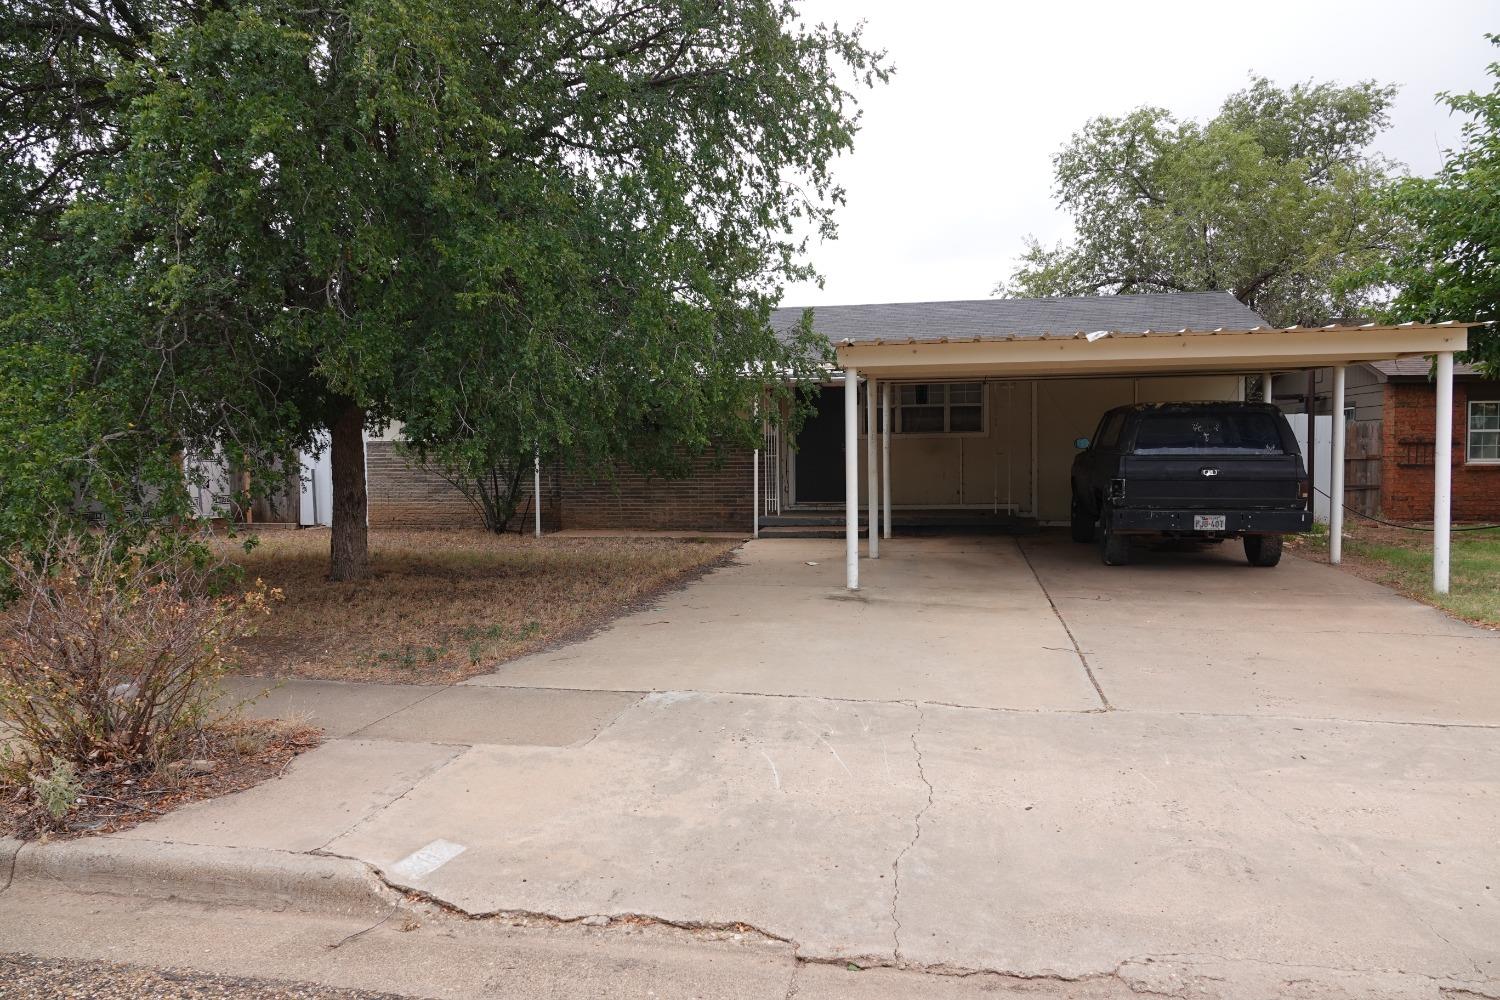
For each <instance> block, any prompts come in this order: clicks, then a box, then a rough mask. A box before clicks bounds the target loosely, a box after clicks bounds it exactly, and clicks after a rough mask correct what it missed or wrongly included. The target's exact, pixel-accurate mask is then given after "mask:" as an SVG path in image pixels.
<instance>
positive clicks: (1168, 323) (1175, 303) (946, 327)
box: [771, 292, 1269, 344]
mask: <svg viewBox="0 0 1500 1000" xmlns="http://www.w3.org/2000/svg"><path fill="white" fill-rule="evenodd" d="M801 318H802V310H801V309H800V308H783V309H777V310H775V311H774V312H772V314H771V326H772V328H774V329H775V330H778V331H781V330H787V329H790V328H791V327H793V326H795V325H796V323H797V321H798V320H800V319H801ZM1257 326H1269V324H1268V323H1267V322H1266V321H1265V320H1264V319H1262V318H1261V317H1260V316H1259V315H1257V314H1256V313H1255V311H1254V310H1252V309H1250V308H1249V307H1247V306H1245V305H1243V304H1242V303H1241V302H1240V301H1239V300H1238V299H1236V298H1235V297H1234V296H1233V295H1231V294H1229V293H1228V292H1171V293H1164V294H1159V295H1080V296H1075V297H1072V298H1056V299H967V300H963V301H958V302H890V303H885V304H881V305H856V306H817V307H815V308H814V309H813V329H814V330H816V331H817V332H818V333H821V334H823V336H825V337H827V338H828V339H829V340H830V341H832V342H833V343H835V344H837V343H840V342H842V341H844V340H853V341H861V340H907V339H909V338H914V339H917V340H940V339H942V338H944V337H947V338H951V339H954V340H960V339H967V340H972V339H973V338H975V337H1003V336H1007V335H1009V336H1016V337H1040V336H1042V335H1043V334H1046V333H1078V332H1084V333H1091V332H1093V331H1095V330H1109V331H1111V332H1114V333H1143V332H1145V331H1146V330H1158V331H1165V330H1173V331H1175V330H1181V329H1189V330H1217V329H1221V328H1222V329H1226V330H1248V329H1250V328H1252V327H1257Z"/></svg>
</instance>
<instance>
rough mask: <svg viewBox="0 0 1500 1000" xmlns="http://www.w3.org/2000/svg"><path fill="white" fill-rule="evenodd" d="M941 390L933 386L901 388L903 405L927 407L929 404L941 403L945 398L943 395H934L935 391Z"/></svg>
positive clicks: (904, 386) (907, 386)
mask: <svg viewBox="0 0 1500 1000" xmlns="http://www.w3.org/2000/svg"><path fill="white" fill-rule="evenodd" d="M940 388H941V386H931V385H903V386H902V387H901V405H902V406H926V405H927V404H928V403H941V402H942V401H943V397H942V396H941V395H936V396H935V395H934V393H933V390H934V389H940Z"/></svg>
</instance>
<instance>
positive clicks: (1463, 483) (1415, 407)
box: [1272, 357, 1500, 521]
mask: <svg viewBox="0 0 1500 1000" xmlns="http://www.w3.org/2000/svg"><path fill="white" fill-rule="evenodd" d="M1432 374H1433V365H1432V359H1431V358H1426V357H1414V358H1399V359H1395V360H1390V361H1368V362H1362V363H1359V364H1353V365H1350V366H1349V368H1348V371H1347V373H1346V375H1345V379H1346V386H1345V391H1344V419H1345V420H1346V421H1347V422H1348V425H1349V434H1348V447H1347V448H1346V451H1345V463H1346V466H1347V469H1348V471H1349V472H1350V474H1351V475H1350V476H1349V477H1348V478H1347V479H1346V485H1345V491H1346V497H1345V499H1346V502H1347V503H1348V504H1349V505H1350V506H1352V507H1356V508H1358V509H1363V510H1366V511H1367V512H1368V513H1372V514H1378V515H1380V516H1382V517H1386V518H1390V519H1392V520H1397V521H1430V520H1431V519H1432V496H1433V482H1432V475H1433V472H1432V466H1433V458H1434V455H1433V449H1434V446H1435V440H1436V439H1435V428H1434V426H1433V407H1434V406H1435V399H1436V394H1437V387H1436V385H1435V384H1434V382H1433V377H1432ZM1332 383H1333V373H1332V371H1331V370H1330V369H1326V368H1320V369H1318V370H1317V371H1316V372H1314V373H1313V396H1314V400H1315V402H1314V406H1313V409H1314V412H1315V413H1320V414H1328V413H1331V412H1332V411H1331V406H1332V403H1331V400H1330V395H1331V388H1332ZM1307 387H1308V378H1307V375H1306V374H1305V373H1296V374H1287V375H1280V376H1277V377H1276V379H1275V384H1274V385H1273V387H1272V398H1273V399H1275V401H1276V403H1277V404H1278V405H1279V406H1280V407H1281V408H1282V409H1283V410H1286V411H1287V412H1288V413H1305V412H1307V404H1306V399H1307V395H1308V388H1307ZM1452 457H1453V461H1452V469H1453V472H1452V475H1453V516H1454V517H1455V518H1457V519H1459V520H1463V521H1496V520H1500V380H1496V379H1486V378H1484V377H1483V376H1482V375H1481V374H1480V372H1479V369H1478V368H1477V367H1475V366H1474V365H1469V364H1461V363H1457V362H1455V363H1454V365H1453V456H1452ZM1351 480H1358V482H1355V483H1353V484H1351Z"/></svg>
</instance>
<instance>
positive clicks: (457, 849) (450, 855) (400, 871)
mask: <svg viewBox="0 0 1500 1000" xmlns="http://www.w3.org/2000/svg"><path fill="white" fill-rule="evenodd" d="M465 850H467V848H465V847H464V845H463V844H455V843H454V842H453V841H451V840H434V841H433V842H432V843H430V844H428V845H427V846H426V847H423V848H421V849H420V850H416V851H412V852H411V853H410V854H408V855H407V856H406V857H404V858H402V859H401V860H400V861H397V862H396V863H395V864H394V865H392V866H391V874H392V875H402V876H405V877H406V878H425V877H426V876H428V875H431V874H432V873H433V872H435V871H437V870H438V869H439V868H441V867H443V866H444V865H446V864H447V863H448V862H450V861H452V860H453V859H454V858H456V857H458V856H459V855H460V854H462V853H463V852H464V851H465Z"/></svg>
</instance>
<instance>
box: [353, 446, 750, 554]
mask: <svg viewBox="0 0 1500 1000" xmlns="http://www.w3.org/2000/svg"><path fill="white" fill-rule="evenodd" d="M365 454H366V469H367V475H368V482H369V494H370V524H371V525H372V526H380V527H445V528H449V527H480V526H481V525H482V523H483V522H482V521H481V519H480V516H479V512H478V511H477V510H476V509H475V508H474V506H473V504H471V503H470V502H469V500H468V499H467V498H466V497H465V496H464V495H463V494H462V493H461V492H459V490H458V489H457V488H456V487H454V486H453V484H451V483H449V482H448V481H447V480H446V479H444V478H443V477H442V476H441V475H439V474H438V473H437V472H435V471H433V470H431V469H427V468H424V467H421V466H418V465H416V464H414V463H412V462H411V461H409V460H408V459H407V458H406V457H405V456H404V455H402V454H401V453H400V451H399V450H398V449H397V447H396V445H395V444H394V443H393V442H390V441H371V442H369V443H368V444H367V446H366V452H365ZM752 474H753V469H752V453H751V452H748V451H747V452H733V453H730V454H728V455H726V456H724V457H723V458H722V459H719V460H716V459H715V458H713V457H711V456H705V457H703V458H700V459H698V460H696V461H695V462H694V466H693V470H692V472H691V474H690V475H689V476H688V477H687V478H685V479H680V480H666V479H655V478H648V477H646V476H643V475H641V474H640V473H637V472H633V471H631V470H629V469H621V470H619V471H618V472H617V473H616V475H615V476H614V478H613V479H609V478H602V479H594V478H592V477H589V476H586V475H583V474H581V473H574V472H564V473H562V474H561V475H559V474H557V473H556V471H555V470H551V469H543V470H542V500H543V502H542V527H543V529H544V530H546V531H556V530H558V529H559V528H604V529H610V528H615V529H659V530H666V529H676V530H683V531H744V532H746V533H748V532H749V531H750V519H751V514H752V509H751V498H750V492H751V476H752ZM531 512H532V507H531V483H530V480H529V479H528V480H527V482H526V484H525V486H524V488H523V496H522V500H521V506H520V508H519V512H518V514H517V517H516V522H518V523H513V524H512V525H511V527H512V529H513V530H514V529H517V528H518V529H520V530H523V531H524V530H528V529H529V528H530V526H531V518H532V513H531Z"/></svg>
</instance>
